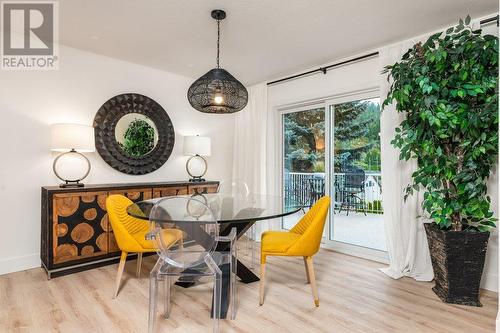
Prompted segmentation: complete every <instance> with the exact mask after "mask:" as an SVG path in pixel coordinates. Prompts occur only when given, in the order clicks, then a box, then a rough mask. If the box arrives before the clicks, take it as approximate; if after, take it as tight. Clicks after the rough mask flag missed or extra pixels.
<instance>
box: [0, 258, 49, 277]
mask: <svg viewBox="0 0 500 333" xmlns="http://www.w3.org/2000/svg"><path fill="white" fill-rule="evenodd" d="M40 266H41V262H40V254H39V253H34V254H30V255H27V256H20V257H13V258H7V259H1V260H0V275H3V274H7V273H13V272H19V271H24V270H25V269H31V268H37V267H40Z"/></svg>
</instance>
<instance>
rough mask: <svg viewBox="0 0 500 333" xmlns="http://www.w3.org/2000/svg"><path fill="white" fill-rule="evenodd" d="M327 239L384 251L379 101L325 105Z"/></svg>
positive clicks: (370, 100)
mask: <svg viewBox="0 0 500 333" xmlns="http://www.w3.org/2000/svg"><path fill="white" fill-rule="evenodd" d="M329 109H330V114H331V119H332V121H331V127H330V128H331V136H330V145H329V146H330V147H332V149H331V153H330V170H331V171H330V189H331V190H330V193H331V197H332V199H333V205H332V207H331V208H332V212H333V214H331V219H330V220H331V228H330V239H331V240H333V241H337V242H342V243H347V244H353V245H357V246H362V247H365V248H369V249H375V250H381V251H385V250H386V248H385V231H384V222H383V213H384V210H383V202H382V176H381V173H380V171H381V163H380V100H379V98H370V99H360V100H353V101H346V102H340V103H335V104H330V105H329Z"/></svg>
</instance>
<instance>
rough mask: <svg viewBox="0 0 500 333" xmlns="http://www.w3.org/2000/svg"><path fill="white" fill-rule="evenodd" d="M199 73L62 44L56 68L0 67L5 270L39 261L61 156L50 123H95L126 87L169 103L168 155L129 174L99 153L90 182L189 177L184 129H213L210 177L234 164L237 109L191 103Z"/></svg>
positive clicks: (0, 259) (0, 247) (0, 242)
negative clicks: (208, 109)
mask: <svg viewBox="0 0 500 333" xmlns="http://www.w3.org/2000/svg"><path fill="white" fill-rule="evenodd" d="M193 81H194V80H193V79H191V78H187V77H183V76H179V75H174V74H170V73H167V72H164V71H159V70H155V69H152V68H149V67H144V66H140V65H136V64H132V63H127V62H123V61H119V60H116V59H112V58H108V57H103V56H99V55H96V54H92V53H87V52H83V51H80V50H76V49H72V48H68V47H61V48H60V69H59V71H26V72H22V71H0V119H1V121H0V145H1V150H2V161H1V163H0V211H1V217H0V230H1V232H0V274H3V273H7V272H11V271H17V270H22V269H27V268H31V267H38V266H39V265H40V260H39V252H40V210H41V209H40V200H41V199H40V187H41V186H43V185H56V184H58V183H59V180H58V179H57V178H56V177H55V176H54V175H53V173H52V165H51V164H52V161H53V158H54V157H55V156H56V155H55V154H53V153H51V152H50V151H49V124H52V123H60V122H68V123H81V124H88V125H92V122H93V119H94V115H95V113H96V112H97V110H98V109H99V107H100V106H101V105H102V104H103V103H104V102H105V101H106V100H108V99H109V98H111V97H113V96H115V95H117V94H120V93H126V92H137V93H141V94H144V95H146V96H149V97H151V98H152V99H154V100H155V101H157V102H158V103H159V104H160V105H162V106H163V108H164V109H165V110H166V111H167V113H168V115H169V116H170V119H171V120H172V122H173V125H174V129H175V132H176V137H175V140H176V141H175V146H174V150H173V152H172V155H171V156H170V158H169V160H168V161H167V162H166V163H165V165H163V167H161V168H160V169H158V170H157V171H155V172H153V173H150V174H148V175H143V176H130V175H126V174H123V173H120V172H118V171H116V170H114V169H112V168H111V167H110V166H108V165H107V164H106V163H105V162H104V161H103V160H102V159H101V157H100V156H99V155H98V153H97V152H96V153H91V154H87V156H88V157H89V159H90V160H91V163H92V171H91V174H90V176H89V177H88V178H87V179H86V180H85V181H84V182H85V183H93V184H96V183H120V182H145V181H169V180H187V179H188V175H187V174H186V171H185V161H186V157H184V156H182V136H184V135H194V134H200V135H208V136H210V137H211V138H212V156H211V157H209V158H208V173H207V177H206V178H207V179H214V180H219V179H223V178H228V177H230V176H231V172H232V164H231V162H232V154H233V124H234V120H233V116H232V115H207V114H202V113H200V112H198V111H196V110H194V109H193V108H192V107H191V106H190V105H189V102H188V101H187V97H186V92H187V89H188V87H189V85H190V84H191V83H192V82H193Z"/></svg>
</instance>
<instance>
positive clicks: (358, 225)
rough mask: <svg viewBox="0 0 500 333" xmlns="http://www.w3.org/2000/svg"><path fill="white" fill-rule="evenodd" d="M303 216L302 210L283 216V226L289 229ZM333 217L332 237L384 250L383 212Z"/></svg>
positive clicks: (344, 214) (335, 215)
mask: <svg viewBox="0 0 500 333" xmlns="http://www.w3.org/2000/svg"><path fill="white" fill-rule="evenodd" d="M302 216H303V213H302V212H299V213H297V214H294V215H291V216H288V217H285V218H284V219H283V226H284V227H285V228H286V229H289V228H291V227H293V225H295V223H297V221H298V220H299V219H300V218H301V217H302ZM332 217H333V232H332V235H333V239H334V240H336V241H339V242H343V243H349V244H354V245H359V246H363V247H367V248H371V249H376V250H381V251H386V245H385V229H384V220H383V217H384V215H383V214H369V213H368V214H366V216H365V215H364V214H363V213H356V212H349V215H348V216H347V215H346V212H341V213H340V214H339V213H335V214H333V215H332Z"/></svg>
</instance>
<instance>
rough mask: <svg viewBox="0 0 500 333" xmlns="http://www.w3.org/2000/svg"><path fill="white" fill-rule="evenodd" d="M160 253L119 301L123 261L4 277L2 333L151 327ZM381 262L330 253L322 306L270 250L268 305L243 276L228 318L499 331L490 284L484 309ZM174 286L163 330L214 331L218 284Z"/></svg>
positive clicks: (322, 261) (293, 268)
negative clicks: (387, 270)
mask: <svg viewBox="0 0 500 333" xmlns="http://www.w3.org/2000/svg"><path fill="white" fill-rule="evenodd" d="M241 252H243V251H241ZM154 261H155V258H154V257H148V258H145V259H144V262H143V270H142V272H143V274H142V277H141V278H140V279H137V278H136V277H135V263H136V262H135V261H130V262H128V263H127V265H126V268H125V273H124V279H123V280H124V283H123V286H122V288H121V291H120V294H119V295H118V298H117V299H115V300H113V299H112V298H111V296H112V293H113V282H114V278H115V273H116V268H117V265H112V266H107V267H103V268H98V269H94V270H90V271H86V272H82V273H77V274H73V275H69V276H64V277H59V278H55V279H52V280H50V281H48V280H47V278H46V275H45V272H44V271H43V270H42V269H31V270H27V271H23V272H18V273H12V274H7V275H3V276H0V332H37V333H38V332H70V333H76V332H106V333H109V332H146V331H147V313H148V286H149V285H148V278H147V275H148V270H149V269H151V268H152V266H153V264H154ZM381 266H382V265H381V264H379V263H375V262H371V261H368V260H364V259H359V258H354V257H350V256H347V255H343V254H339V253H335V252H330V251H326V250H322V251H320V253H319V254H318V255H317V256H316V257H315V269H316V278H317V283H318V289H319V297H320V302H321V305H320V307H319V308H315V307H314V304H313V301H312V297H311V292H310V286H309V285H307V284H306V275H305V271H304V264H303V261H302V258H278V257H270V258H269V259H268V265H267V284H266V285H267V288H266V297H265V302H264V305H263V306H262V307H259V306H258V297H259V285H258V283H253V284H248V285H245V284H242V283H238V289H237V292H238V295H237V298H238V305H237V307H238V313H237V317H236V320H234V321H230V320H223V321H222V331H223V332H241V333H243V332H273V333H275V332H329V333H330V332H331V333H341V332H349V333H356V332H384V333H387V332H439V333H445V332H453V333H459V332H474V333H480V332H494V327H495V326H494V325H495V317H496V314H497V304H498V303H497V294H496V293H493V292H487V291H483V292H482V297H481V301H482V302H483V304H484V306H483V307H482V308H475V307H465V306H458V305H449V304H443V303H442V302H441V301H440V300H439V299H438V298H437V296H435V295H434V293H433V292H432V291H431V287H432V285H433V284H432V283H422V282H416V281H414V280H412V279H409V278H403V279H400V280H397V281H395V280H392V279H390V278H388V277H387V276H385V275H384V274H382V273H380V272H379V271H378V270H377V268H379V267H381ZM160 289H161V288H160ZM173 289H174V294H173V296H172V304H173V309H172V314H171V318H170V319H168V320H164V319H163V318H161V317H159V318H158V323H159V325H158V327H157V328H158V331H159V332H186V333H187V332H189V333H194V332H209V331H210V330H211V321H210V319H209V318H210V315H209V308H210V303H211V294H210V285H209V284H204V285H199V286H196V287H194V288H189V289H182V288H179V287H174V288H173ZM159 305H161V304H159ZM159 307H160V308H163V306H159Z"/></svg>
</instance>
